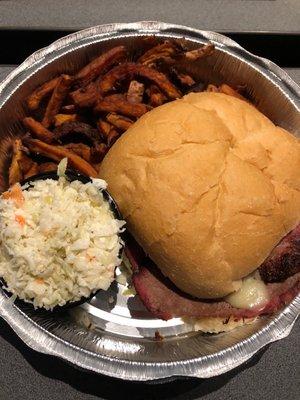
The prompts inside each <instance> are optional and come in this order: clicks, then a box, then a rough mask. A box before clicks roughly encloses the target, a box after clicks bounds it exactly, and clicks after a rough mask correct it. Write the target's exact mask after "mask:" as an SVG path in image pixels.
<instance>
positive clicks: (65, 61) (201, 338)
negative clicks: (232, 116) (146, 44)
mask: <svg viewBox="0 0 300 400" xmlns="http://www.w3.org/2000/svg"><path fill="white" fill-rule="evenodd" d="M148 35H157V36H159V37H162V38H170V37H174V38H182V37H184V38H185V39H186V43H187V44H188V46H189V47H190V48H193V47H197V45H199V44H202V43H207V42H208V41H211V42H213V43H214V44H215V47H216V52H215V54H214V55H213V56H212V57H210V58H208V59H206V60H202V61H201V63H199V65H196V66H194V67H193V70H192V71H191V72H192V73H193V75H195V76H196V77H197V76H198V77H199V79H200V80H204V81H207V82H213V83H216V84H217V83H219V82H227V83H229V84H244V85H246V87H247V90H248V92H249V94H250V96H251V98H252V99H253V101H254V103H255V104H256V106H257V107H258V108H259V109H260V110H261V111H262V112H263V113H264V114H266V115H267V116H268V117H269V118H270V119H271V120H272V121H273V122H274V123H276V124H278V125H280V126H282V127H284V128H286V129H288V130H289V131H290V132H292V133H293V134H295V135H298V136H299V135H300V113H299V97H300V89H299V87H298V86H297V85H296V84H295V83H294V82H293V81H292V80H291V78H290V77H289V76H288V75H287V74H286V73H285V72H284V71H282V70H281V69H280V68H279V67H278V66H276V65H275V64H273V63H272V62H271V61H269V60H266V59H263V58H260V57H256V56H254V55H253V54H251V53H249V52H247V51H246V50H244V49H243V48H242V47H240V46H239V45H238V44H237V43H235V42H234V41H232V40H230V39H229V38H227V37H225V36H222V35H220V34H217V33H213V32H205V31H200V30H195V29H191V28H187V27H184V26H178V25H172V24H166V23H162V22H136V23H129V24H110V25H102V26H96V27H93V28H90V29H86V30H83V31H80V32H77V33H74V34H71V35H69V36H66V37H64V38H62V39H60V40H58V41H56V42H55V43H53V44H51V45H50V46H48V47H47V48H44V49H41V50H39V51H37V52H36V53H34V54H33V55H32V56H30V57H29V58H28V59H27V60H25V61H24V62H23V64H21V65H20V66H19V67H18V68H17V69H16V70H14V71H13V72H12V73H11V74H10V75H9V76H8V77H7V78H6V79H5V80H4V81H3V82H2V83H1V84H0V156H1V157H2V158H5V154H6V151H7V142H8V140H7V138H10V137H12V136H15V135H16V134H18V132H19V131H20V129H21V126H20V122H19V121H20V119H21V118H22V117H23V116H24V115H25V110H24V108H23V104H24V98H25V97H26V96H27V95H28V94H29V93H30V92H31V91H32V89H33V88H35V87H36V86H37V85H38V84H40V83H43V82H44V81H46V80H47V79H49V78H50V77H52V76H54V75H56V74H57V73H59V72H69V73H72V72H74V71H75V70H78V68H80V67H81V66H83V65H84V64H85V63H86V62H87V61H88V60H89V59H91V57H93V56H94V55H96V54H99V53H100V52H101V51H104V50H106V49H108V48H110V47H112V46H114V45H116V44H121V43H123V44H126V46H128V48H129V49H132V50H133V49H134V48H137V46H139V45H140V43H141V40H142V38H143V37H144V36H148ZM191 68H192V67H191ZM0 167H1V168H2V169H4V168H5V162H4V163H2V165H0ZM0 183H2V184H3V182H0ZM122 293H123V287H122V286H121V285H118V284H117V283H115V284H114V285H112V287H111V288H110V290H109V291H108V292H105V293H99V294H98V295H97V296H95V297H94V298H93V299H92V300H90V301H89V302H87V303H85V304H84V305H83V306H80V307H79V308H77V309H75V310H73V311H71V312H66V313H65V314H61V315H59V316H54V315H51V314H50V315H49V313H43V312H38V313H35V312H34V311H32V309H30V308H26V306H23V307H18V306H16V305H14V304H12V302H11V301H10V300H9V299H7V297H6V296H5V295H4V293H3V292H2V291H1V290H0V315H1V316H2V317H3V318H4V319H5V320H6V321H7V322H8V323H9V324H10V326H11V327H12V328H13V329H14V331H15V332H16V333H17V334H18V335H19V336H20V338H21V339H22V340H23V341H24V342H25V343H26V344H27V345H28V346H30V347H31V348H33V349H35V350H37V351H40V352H43V353H47V354H51V355H55V356H58V357H60V358H62V359H64V360H67V361H69V362H71V363H73V364H75V365H77V366H80V367H82V368H86V369H89V370H93V371H95V372H98V373H102V374H106V375H109V376H113V377H117V378H122V379H128V380H136V381H147V380H155V379H165V378H170V377H178V376H185V377H188V376H189V377H199V378H208V377H212V376H215V375H219V374H222V373H224V372H227V371H229V370H231V369H233V368H235V367H237V366H238V365H240V364H242V363H243V362H245V361H246V360H248V359H249V358H250V357H252V356H253V354H255V353H256V352H257V351H258V350H259V349H261V348H262V347H264V346H265V345H267V344H268V343H271V342H273V341H275V340H278V339H282V338H284V337H286V336H287V335H288V334H289V333H290V331H291V329H292V326H293V324H294V322H295V320H296V318H297V315H298V314H299V310H300V296H298V297H297V298H296V299H294V301H293V302H292V303H291V304H290V305H288V306H287V307H286V308H285V309H284V310H282V311H281V312H279V313H277V314H275V315H273V316H270V317H268V318H267V317H266V318H260V319H259V320H257V321H256V322H255V323H253V324H251V325H246V326H243V327H240V328H237V329H235V330H234V331H232V332H228V333H222V334H218V335H207V334H206V335H205V334H201V333H199V332H192V330H191V328H190V327H189V326H188V325H186V324H184V323H183V322H182V321H181V320H180V319H178V318H176V319H172V320H170V321H167V322H165V321H161V320H157V319H155V318H153V317H152V316H151V315H150V314H149V313H147V311H146V310H145V309H144V308H143V306H142V304H141V303H140V302H139V300H138V299H137V298H135V297H132V296H129V297H128V296H124V295H123V294H122ZM156 331H159V332H160V334H161V335H163V336H164V338H165V339H164V340H163V341H159V342H158V341H155V340H154V336H155V332H156Z"/></svg>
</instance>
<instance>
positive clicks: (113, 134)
mask: <svg viewBox="0 0 300 400" xmlns="http://www.w3.org/2000/svg"><path fill="white" fill-rule="evenodd" d="M120 136H121V134H120V133H119V132H118V131H117V130H116V129H114V128H112V129H111V130H110V131H109V134H108V135H107V138H106V142H107V145H108V146H109V147H110V146H112V145H113V144H114V143H115V141H116V140H117V139H118V138H119V137H120Z"/></svg>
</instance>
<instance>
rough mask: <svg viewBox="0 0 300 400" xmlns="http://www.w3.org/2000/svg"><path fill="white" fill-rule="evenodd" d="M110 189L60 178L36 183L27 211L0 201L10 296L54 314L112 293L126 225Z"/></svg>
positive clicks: (0, 253)
mask: <svg viewBox="0 0 300 400" xmlns="http://www.w3.org/2000/svg"><path fill="white" fill-rule="evenodd" d="M97 181H98V180H97ZM100 186H101V187H100ZM104 187H105V182H104V181H101V182H96V185H95V183H94V182H90V183H86V184H83V183H81V182H79V181H73V182H68V181H67V180H66V179H65V178H64V177H60V178H59V180H58V181H55V180H51V179H47V180H40V181H36V182H33V186H32V187H30V188H29V189H28V190H23V192H22V193H23V196H24V204H23V205H22V206H21V207H20V206H17V205H16V204H15V203H14V201H12V200H11V199H4V198H3V197H1V198H0V276H1V277H2V278H3V279H4V280H5V282H6V285H7V288H8V290H9V291H10V292H12V293H14V294H16V295H17V296H18V297H19V298H21V299H23V300H24V301H27V302H30V303H33V305H34V306H35V307H44V308H45V309H53V308H54V307H55V306H57V305H59V306H63V305H64V304H66V303H67V302H74V301H78V300H80V299H81V298H82V297H88V296H89V295H90V294H92V293H94V292H95V291H97V290H98V289H103V290H107V289H108V288H109V286H110V284H111V283H112V281H113V280H114V271H115V267H116V266H118V265H120V264H121V259H120V257H119V252H120V248H121V246H122V241H121V239H120V237H119V235H118V234H119V232H121V231H122V230H123V229H124V224H125V222H124V221H119V220H117V219H115V218H114V216H113V213H112V212H111V210H110V208H109V205H108V203H107V202H106V201H105V199H104V198H103V195H102V193H101V192H100V191H99V188H104Z"/></svg>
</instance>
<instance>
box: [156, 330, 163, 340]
mask: <svg viewBox="0 0 300 400" xmlns="http://www.w3.org/2000/svg"><path fill="white" fill-rule="evenodd" d="M154 339H155V340H156V341H158V342H161V341H162V340H164V337H163V336H162V335H161V334H160V333H159V331H155V336H154Z"/></svg>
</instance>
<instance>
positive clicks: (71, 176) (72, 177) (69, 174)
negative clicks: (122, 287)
mask: <svg viewBox="0 0 300 400" xmlns="http://www.w3.org/2000/svg"><path fill="white" fill-rule="evenodd" d="M65 176H66V178H67V179H68V181H70V182H72V181H76V180H77V181H80V182H82V183H84V184H85V183H88V182H92V179H91V178H89V177H88V176H86V175H82V174H80V173H79V172H77V171H74V170H72V169H67V170H66V172H65ZM45 179H53V180H56V181H57V180H58V179H59V176H58V175H57V173H56V171H50V172H44V173H42V174H37V175H33V176H31V177H29V178H27V179H25V180H23V181H22V182H21V183H20V184H21V186H23V185H25V184H27V188H26V189H25V190H27V189H28V188H30V187H32V186H33V182H35V181H40V180H45ZM101 193H102V194H103V197H104V199H105V200H106V201H107V202H108V204H109V207H110V209H111V211H112V213H113V215H114V217H115V218H116V219H119V220H122V215H121V213H120V211H119V209H118V206H117V204H116V202H115V201H114V199H113V198H112V197H111V195H110V194H109V193H108V191H107V190H101ZM119 237H120V238H121V239H122V241H123V243H124V242H125V238H126V235H125V233H119ZM123 247H124V246H122V247H121V249H120V253H119V256H121V254H122V251H123ZM0 285H1V286H2V290H3V291H4V292H5V293H6V295H7V296H8V297H10V296H12V293H11V292H9V291H8V290H7V289H5V286H6V284H5V281H4V279H3V278H0ZM101 290H102V289H99V290H97V291H95V292H94V293H91V295H90V296H89V297H82V298H81V299H80V300H78V301H74V302H71V301H68V302H67V303H66V304H65V305H63V306H59V305H57V306H55V307H54V308H53V309H52V310H51V311H50V310H45V309H44V308H43V307H40V308H38V309H36V310H43V311H49V312H51V313H53V312H64V311H66V310H68V309H70V308H73V307H77V306H79V305H80V304H83V303H85V302H87V301H89V300H91V299H92V298H93V297H94V296H96V294H97V293H99V292H100V291H101ZM16 301H17V303H18V304H19V305H20V306H22V305H25V304H26V307H32V308H33V309H34V307H33V305H32V304H31V303H27V302H26V301H24V300H21V299H19V298H17V300H16Z"/></svg>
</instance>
